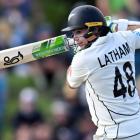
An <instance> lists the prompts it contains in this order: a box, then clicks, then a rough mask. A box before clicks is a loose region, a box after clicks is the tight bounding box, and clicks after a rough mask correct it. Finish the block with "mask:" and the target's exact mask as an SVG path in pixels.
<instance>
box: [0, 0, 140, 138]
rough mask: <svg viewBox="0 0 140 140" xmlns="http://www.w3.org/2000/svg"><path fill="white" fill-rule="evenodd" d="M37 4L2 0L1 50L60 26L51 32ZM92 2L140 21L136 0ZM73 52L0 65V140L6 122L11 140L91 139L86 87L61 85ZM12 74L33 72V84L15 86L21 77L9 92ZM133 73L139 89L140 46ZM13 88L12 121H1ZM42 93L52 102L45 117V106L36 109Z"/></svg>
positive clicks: (105, 10) (108, 11)
mask: <svg viewBox="0 0 140 140" xmlns="http://www.w3.org/2000/svg"><path fill="white" fill-rule="evenodd" d="M40 3H41V2H40ZM40 3H39V2H37V1H33V0H0V50H4V49H7V48H12V47H16V46H20V45H23V44H27V43H31V42H35V41H39V40H43V39H47V38H51V37H54V36H56V34H55V32H59V31H55V30H54V27H53V23H51V21H48V20H46V19H47V18H46V15H45V14H44V12H43V10H42V7H41V5H40ZM93 3H94V4H95V6H97V7H98V8H100V9H101V10H102V11H103V13H104V15H105V16H108V15H110V16H112V17H113V18H114V19H118V18H126V19H129V20H138V21H139V20H140V0H133V1H132V0H113V1H112V0H95V1H94V0H93ZM81 4H88V2H87V3H86V1H84V2H81V1H79V2H76V3H75V4H74V5H72V6H71V8H73V7H75V6H78V5H81ZM71 8H70V9H71ZM56 14H57V11H56ZM52 16H53V15H52ZM62 20H63V19H62ZM64 22H65V21H64ZM64 24H65V23H64ZM60 34H61V33H60ZM72 56H73V54H72V53H71V52H68V53H64V54H61V55H57V56H52V57H49V58H45V59H42V60H39V61H34V62H30V63H27V64H22V65H18V66H15V67H12V68H7V69H3V70H0V139H2V136H3V137H4V135H3V133H4V134H6V132H4V131H6V130H5V129H4V127H5V124H8V125H10V126H9V127H11V129H12V130H11V135H12V136H11V140H92V135H93V134H94V133H95V132H96V126H95V125H94V124H93V122H92V121H91V118H90V114H89V110H88V107H87V103H86V97H85V92H84V87H82V86H81V87H80V88H79V89H70V88H69V87H68V86H67V85H66V84H65V76H66V70H67V68H68V66H69V65H70V63H71V59H72ZM11 75H14V76H15V77H22V78H27V77H31V78H32V79H33V81H34V86H30V85H26V87H22V86H21V87H22V88H19V87H18V86H19V85H20V83H22V81H21V80H19V81H17V82H16V83H18V85H17V89H19V90H16V89H15V90H14V91H12V90H11V89H12V88H10V87H11V85H10V84H11V83H10V82H9V81H10V80H9V79H10V77H11ZM136 78H137V87H138V90H139V93H140V50H138V51H136ZM13 80H14V79H13ZM15 80H16V79H15ZM15 91H16V92H18V93H16V100H17V110H15V111H14V114H12V116H10V123H5V118H6V117H7V116H6V110H10V106H9V108H8V109H7V104H8V102H9V100H12V98H10V97H12V95H11V94H13V92H15ZM42 94H43V97H45V98H49V99H50V102H51V103H50V105H49V106H47V101H46V107H44V108H45V109H49V110H50V114H49V115H48V116H47V115H44V112H45V110H44V111H42V110H41V109H40V108H38V101H39V100H40V98H41V96H42ZM44 95H45V96H44ZM43 101H44V100H43ZM3 139H4V138H3ZM4 140H8V139H4Z"/></svg>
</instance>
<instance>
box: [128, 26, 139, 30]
mask: <svg viewBox="0 0 140 140" xmlns="http://www.w3.org/2000/svg"><path fill="white" fill-rule="evenodd" d="M138 28H140V25H128V27H127V30H131V31H134V30H136V29H138Z"/></svg>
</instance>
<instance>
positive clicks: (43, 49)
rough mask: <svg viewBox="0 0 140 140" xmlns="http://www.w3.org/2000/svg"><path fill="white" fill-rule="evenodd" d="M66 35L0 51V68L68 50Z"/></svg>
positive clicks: (68, 42) (69, 42)
mask: <svg viewBox="0 0 140 140" xmlns="http://www.w3.org/2000/svg"><path fill="white" fill-rule="evenodd" d="M73 43H74V42H73V41H69V40H68V39H67V37H66V35H61V36H57V37H54V38H50V39H46V40H42V41H38V42H34V43H30V44H26V45H22V46H18V47H15V48H10V49H6V50H2V51H0V68H8V67H12V66H15V65H18V64H23V63H27V62H31V61H34V60H38V59H41V58H45V57H49V56H52V55H56V54H60V53H64V52H66V51H69V46H70V45H72V44H73Z"/></svg>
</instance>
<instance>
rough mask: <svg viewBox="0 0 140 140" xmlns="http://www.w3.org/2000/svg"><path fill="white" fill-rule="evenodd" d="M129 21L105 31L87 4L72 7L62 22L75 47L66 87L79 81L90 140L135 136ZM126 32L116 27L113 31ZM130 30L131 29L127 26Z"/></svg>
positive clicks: (133, 40)
mask: <svg viewBox="0 0 140 140" xmlns="http://www.w3.org/2000/svg"><path fill="white" fill-rule="evenodd" d="M128 24H129V21H127V22H126V21H125V22H124V23H123V22H122V23H120V24H118V25H117V24H116V25H117V26H115V28H114V29H115V30H116V31H117V32H111V31H110V28H109V27H108V26H107V24H106V21H105V18H104V15H103V14H102V12H101V11H100V10H99V9H98V8H96V7H94V6H90V5H83V6H79V7H76V8H74V9H73V10H72V11H71V12H70V14H69V17H68V27H67V28H65V29H63V30H62V31H64V32H66V33H67V32H68V33H71V35H72V38H73V39H74V40H75V41H76V43H77V44H78V46H79V47H80V49H78V50H79V51H78V52H77V53H76V54H75V55H74V57H73V60H72V63H71V66H70V67H69V69H68V72H67V82H68V84H69V86H70V87H71V88H78V87H79V86H81V85H82V84H84V85H85V91H86V98H87V102H88V105H89V111H90V113H91V116H92V121H93V122H94V123H95V125H96V126H97V127H98V129H97V131H96V134H95V135H94V136H93V139H94V140H140V99H139V96H138V92H137V89H136V82H135V50H136V49H140V26H139V25H136V26H131V28H129V26H128ZM120 29H121V30H126V31H118V30H120ZM130 29H131V30H130Z"/></svg>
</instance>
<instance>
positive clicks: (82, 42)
mask: <svg viewBox="0 0 140 140" xmlns="http://www.w3.org/2000/svg"><path fill="white" fill-rule="evenodd" d="M86 33H87V29H79V30H74V31H73V38H74V40H75V41H76V43H77V45H78V46H80V47H81V48H84V47H85V46H86V45H87V44H88V40H87V39H86V38H85V37H84V35H85V34H86Z"/></svg>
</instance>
